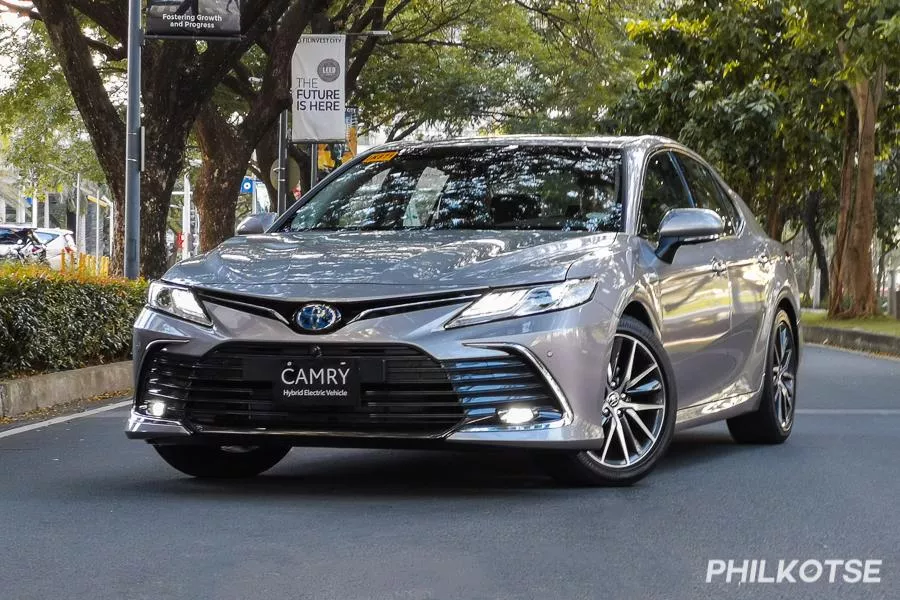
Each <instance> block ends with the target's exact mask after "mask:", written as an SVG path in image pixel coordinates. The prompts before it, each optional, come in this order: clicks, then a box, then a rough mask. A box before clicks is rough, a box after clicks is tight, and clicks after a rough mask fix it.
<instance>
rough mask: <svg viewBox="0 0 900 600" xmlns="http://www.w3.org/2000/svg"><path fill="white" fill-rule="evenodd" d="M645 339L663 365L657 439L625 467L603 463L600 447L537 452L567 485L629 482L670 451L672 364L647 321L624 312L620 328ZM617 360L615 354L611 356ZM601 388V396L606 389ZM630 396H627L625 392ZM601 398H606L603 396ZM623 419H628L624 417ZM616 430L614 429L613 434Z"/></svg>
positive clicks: (673, 408)
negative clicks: (598, 451) (641, 320)
mask: <svg viewBox="0 0 900 600" xmlns="http://www.w3.org/2000/svg"><path fill="white" fill-rule="evenodd" d="M616 333H617V335H618V334H623V335H626V336H630V337H632V338H635V339H637V340H639V341H640V342H642V344H643V345H644V347H645V348H647V349H648V350H649V352H650V353H651V354H652V357H653V359H654V360H655V361H656V363H657V365H658V368H659V379H660V381H661V382H662V384H663V389H662V397H663V401H664V407H663V409H662V411H661V412H662V421H661V424H660V428H659V433H658V435H657V436H656V441H655V442H653V443H652V444H651V446H650V449H649V451H647V453H646V454H645V455H643V456H641V457H640V458H639V459H638V460H637V462H635V463H634V464H631V465H628V466H623V467H610V466H606V465H604V464H602V463H601V462H600V459H599V458H598V457H597V456H596V454H597V452H596V451H587V450H583V451H578V452H548V453H542V454H539V455H537V458H538V460H539V461H540V462H541V463H542V465H543V466H544V468H546V469H547V470H548V472H549V473H550V475H551V476H552V477H553V478H554V479H556V480H557V481H559V482H560V483H563V484H565V485H570V486H628V485H632V484H633V483H635V482H637V481H639V480H640V479H642V478H644V477H645V476H646V475H647V474H648V473H650V471H652V470H653V468H654V467H655V466H656V465H657V463H658V462H659V459H660V458H661V457H662V456H663V455H664V454H665V453H666V450H667V449H668V447H669V444H670V443H671V442H672V437H673V435H674V434H675V413H676V410H677V405H678V402H677V393H676V389H675V379H674V377H673V376H672V366H671V363H670V362H669V357H668V355H667V354H666V351H665V349H664V348H663V346H662V343H661V342H660V341H659V339H657V337H656V336H655V335H654V334H653V332H652V331H651V330H650V329H649V328H648V327H647V326H646V325H644V324H643V323H641V322H640V321H638V320H637V319H634V318H632V317H629V316H623V317H622V320H621V321H620V322H619V326H618V328H617V330H616ZM611 360H613V357H611ZM606 391H607V390H601V391H600V393H599V394H598V396H600V395H601V394H604V393H606ZM623 397H624V398H626V399H627V397H626V396H623ZM598 401H600V402H604V399H603V398H602V396H600V397H599V398H598ZM623 420H627V419H625V418H623ZM611 433H612V430H610V434H611Z"/></svg>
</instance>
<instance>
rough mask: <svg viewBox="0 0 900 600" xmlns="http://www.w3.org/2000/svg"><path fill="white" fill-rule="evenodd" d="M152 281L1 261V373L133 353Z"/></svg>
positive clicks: (108, 359) (68, 366)
mask: <svg viewBox="0 0 900 600" xmlns="http://www.w3.org/2000/svg"><path fill="white" fill-rule="evenodd" d="M146 295H147V282H145V281H129V280H126V279H117V278H111V277H95V276H91V275H84V274H79V273H58V272H56V271H51V270H50V269H48V268H46V267H40V266H21V265H12V264H6V265H4V264H2V263H0V379H5V378H9V377H12V376H17V375H28V374H34V373H43V372H50V371H62V370H66V369H76V368H79V367H85V366H90V365H97V364H103V363H107V362H113V361H117V360H127V359H128V357H129V356H130V354H131V327H132V325H133V323H134V319H135V317H137V314H138V312H139V311H140V309H141V307H142V306H143V305H144V299H145V298H146Z"/></svg>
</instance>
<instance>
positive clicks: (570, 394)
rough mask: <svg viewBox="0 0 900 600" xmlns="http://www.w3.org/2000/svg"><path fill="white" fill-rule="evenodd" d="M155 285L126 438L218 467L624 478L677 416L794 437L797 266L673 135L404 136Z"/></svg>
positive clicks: (681, 423)
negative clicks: (422, 450)
mask: <svg viewBox="0 0 900 600" xmlns="http://www.w3.org/2000/svg"><path fill="white" fill-rule="evenodd" d="M238 234H239V235H238V236H237V237H234V238H232V239H230V240H228V241H226V242H225V243H223V244H222V245H221V246H219V247H218V248H216V249H215V250H213V251H211V252H209V253H207V254H204V255H202V256H199V257H196V258H192V259H189V260H186V261H184V262H182V263H180V264H178V265H176V266H175V267H173V268H172V269H171V270H170V271H169V272H168V273H167V274H166V275H165V276H164V278H163V279H162V280H160V281H157V282H154V283H153V284H152V285H151V288H150V293H149V299H148V302H147V306H146V308H145V310H144V311H143V312H142V313H141V314H140V316H139V317H138V319H137V322H136V323H135V330H134V358H135V363H134V364H135V378H136V382H135V401H134V407H133V411H132V414H131V417H130V419H129V422H128V425H127V434H128V436H129V437H131V438H136V439H143V440H146V441H148V442H150V443H151V444H152V445H153V447H154V448H155V449H156V450H157V451H158V452H159V454H160V455H161V456H162V457H163V458H164V459H165V460H166V461H167V462H168V463H169V464H171V465H172V466H174V467H175V468H176V469H179V470H181V471H182V472H184V473H187V474H190V475H193V476H198V477H242V476H252V475H256V474H258V473H261V472H262V471H264V470H266V469H268V468H270V467H272V466H273V465H275V464H276V463H277V462H278V461H279V460H280V459H282V458H283V457H284V456H285V454H287V452H288V451H289V450H290V449H291V448H292V447H294V446H315V445H328V446H354V447H360V446H363V447H369V446H374V447H384V446H387V447H406V446H432V445H443V446H444V447H447V448H451V447H460V446H466V445H470V446H482V447H486V446H505V447H514V448H523V449H529V450H532V451H534V453H535V456H536V457H537V458H538V459H539V460H540V461H541V462H543V463H544V464H546V465H547V466H548V467H549V468H550V470H551V473H552V474H553V475H555V476H556V477H558V478H559V479H561V480H563V481H565V482H568V483H573V484H606V485H627V484H631V483H633V482H635V481H637V480H638V479H640V478H641V477H643V476H644V475H646V474H647V473H648V472H649V471H650V470H651V469H652V468H653V467H654V466H655V465H656V464H657V463H658V462H659V460H660V458H661V457H662V456H663V454H664V453H665V451H666V448H667V447H668V445H669V442H670V441H671V439H672V436H673V434H674V432H675V431H676V429H679V428H684V427H692V426H696V425H701V424H704V423H709V422H712V421H718V420H727V423H728V427H729V429H730V431H731V433H732V435H733V436H734V438H735V439H736V440H737V441H738V442H742V443H766V444H771V443H780V442H783V441H784V440H785V439H787V437H788V436H789V435H790V433H791V428H792V426H793V423H794V406H795V400H796V377H795V376H796V372H797V365H798V360H799V349H800V335H799V334H800V330H799V327H798V318H799V315H800V312H799V305H798V298H797V284H796V280H795V274H794V266H793V262H792V258H791V256H790V255H789V254H788V253H786V252H785V250H784V248H783V247H782V246H781V245H780V244H779V243H777V242H775V241H773V240H771V239H769V238H768V237H767V236H766V235H765V234H764V232H763V231H762V229H761V228H760V226H759V224H758V223H757V222H756V220H755V219H754V217H753V215H752V214H751V212H750V210H749V209H748V208H747V206H746V205H745V204H744V202H743V201H742V200H741V199H740V198H739V197H738V196H737V194H735V193H734V192H733V191H732V190H731V189H730V188H729V187H728V185H727V184H726V183H725V182H724V181H723V180H722V178H721V177H720V176H719V175H718V174H717V173H716V171H715V170H714V169H712V168H711V167H710V166H709V165H708V164H707V163H706V162H704V161H703V159H701V158H700V157H699V156H697V155H696V154H695V153H693V152H691V151H690V150H688V149H686V148H684V147H683V146H680V145H679V144H677V143H675V142H672V141H671V140H667V139H663V138H658V137H621V138H549V137H534V136H529V137H499V138H483V139H482V138H479V139H464V140H453V141H443V142H421V143H403V144H395V145H388V146H383V147H381V148H378V149H377V150H375V151H372V152H369V153H366V154H363V155H361V156H359V157H357V158H356V159H355V160H353V161H351V162H350V163H349V164H347V165H345V166H343V167H341V168H340V169H338V170H337V171H336V172H335V173H333V174H332V175H330V176H329V177H328V178H326V179H325V180H324V181H322V182H321V183H320V184H319V185H318V186H317V187H316V188H314V189H313V190H312V191H311V193H309V194H307V195H306V196H305V197H303V198H302V199H301V200H300V201H299V202H298V203H297V204H295V205H294V206H293V207H292V208H291V209H290V210H288V211H287V212H286V213H285V214H283V215H281V216H280V217H277V218H275V216H273V215H255V216H253V217H251V218H249V219H248V220H247V221H245V222H244V223H243V224H242V225H241V226H240V227H239V228H238Z"/></svg>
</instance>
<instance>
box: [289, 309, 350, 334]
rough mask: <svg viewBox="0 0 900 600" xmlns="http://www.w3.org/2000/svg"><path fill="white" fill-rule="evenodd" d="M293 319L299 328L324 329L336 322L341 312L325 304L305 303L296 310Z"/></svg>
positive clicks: (339, 318)
mask: <svg viewBox="0 0 900 600" xmlns="http://www.w3.org/2000/svg"><path fill="white" fill-rule="evenodd" d="M295 320H296V322H297V325H298V326H299V327H300V329H305V330H307V331H325V330H327V329H331V328H332V327H334V326H335V325H337V324H338V321H340V320H341V313H340V312H338V309H336V308H334V307H333V306H328V305H327V304H306V305H304V306H301V307H300V310H298V311H297V315H296V317H295Z"/></svg>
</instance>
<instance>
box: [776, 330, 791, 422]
mask: <svg viewBox="0 0 900 600" xmlns="http://www.w3.org/2000/svg"><path fill="white" fill-rule="evenodd" d="M773 352H774V354H775V355H774V357H773V360H772V390H773V401H774V402H775V416H776V417H777V419H778V424H779V425H780V426H781V428H782V429H783V430H785V431H787V430H788V429H790V427H791V423H792V422H793V420H794V389H795V381H796V373H795V371H796V367H795V365H796V360H795V359H796V352H795V349H794V335H793V333H792V332H791V327H790V325H788V324H787V323H784V322H782V323H779V324H778V328H777V329H776V330H775V347H774V349H773Z"/></svg>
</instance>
